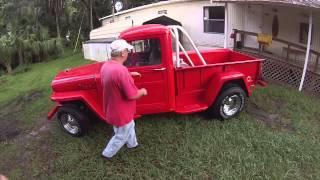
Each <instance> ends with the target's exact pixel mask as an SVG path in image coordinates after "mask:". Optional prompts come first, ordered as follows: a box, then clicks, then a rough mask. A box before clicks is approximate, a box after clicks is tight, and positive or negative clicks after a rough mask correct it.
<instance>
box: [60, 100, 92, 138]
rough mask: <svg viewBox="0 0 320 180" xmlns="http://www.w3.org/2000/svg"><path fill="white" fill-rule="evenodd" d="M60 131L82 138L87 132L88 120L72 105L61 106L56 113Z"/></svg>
mask: <svg viewBox="0 0 320 180" xmlns="http://www.w3.org/2000/svg"><path fill="white" fill-rule="evenodd" d="M57 117H58V120H59V122H60V125H61V127H62V129H63V130H64V131H65V132H67V133H69V134H70V135H72V136H76V137H79V136H82V135H84V134H85V133H86V132H87V131H88V127H89V118H88V117H87V116H86V114H85V113H84V112H81V110H80V109H79V108H78V107H77V106H74V105H63V106H62V107H60V108H59V111H58V116H57Z"/></svg>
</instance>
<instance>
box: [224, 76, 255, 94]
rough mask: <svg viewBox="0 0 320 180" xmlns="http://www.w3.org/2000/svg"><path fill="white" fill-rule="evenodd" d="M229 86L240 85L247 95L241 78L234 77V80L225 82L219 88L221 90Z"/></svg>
mask: <svg viewBox="0 0 320 180" xmlns="http://www.w3.org/2000/svg"><path fill="white" fill-rule="evenodd" d="M230 86H239V87H241V88H242V89H243V90H244V92H246V95H247V96H249V93H248V90H247V87H246V85H245V83H244V81H243V80H242V79H235V80H231V81H227V82H225V83H224V84H223V86H222V88H221V91H223V90H225V89H226V88H229V87H230ZM221 91H220V93H221Z"/></svg>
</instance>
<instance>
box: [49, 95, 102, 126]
mask: <svg viewBox="0 0 320 180" xmlns="http://www.w3.org/2000/svg"><path fill="white" fill-rule="evenodd" d="M91 91H94V92H91ZM96 94H97V93H96V92H95V90H90V91H85V92H83V91H82V92H74V91H73V92H63V93H62V92H61V93H59V92H58V93H54V94H53V95H52V96H51V100H52V101H55V102H58V103H59V104H65V103H68V102H73V101H81V102H83V103H84V104H85V105H86V106H87V107H88V108H89V109H90V110H91V111H92V112H93V113H95V114H96V115H97V117H99V118H100V119H102V120H105V119H106V118H105V115H104V113H103V109H102V107H101V105H99V104H98V102H100V101H99V98H97V97H96Z"/></svg>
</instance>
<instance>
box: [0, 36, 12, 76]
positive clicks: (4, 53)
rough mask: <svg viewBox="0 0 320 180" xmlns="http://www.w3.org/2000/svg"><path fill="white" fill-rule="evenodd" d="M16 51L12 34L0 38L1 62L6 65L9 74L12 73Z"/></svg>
mask: <svg viewBox="0 0 320 180" xmlns="http://www.w3.org/2000/svg"><path fill="white" fill-rule="evenodd" d="M14 53H15V49H14V44H13V38H12V36H11V35H10V34H7V35H5V36H2V37H1V38H0V64H1V65H3V66H5V68H6V70H7V72H8V73H9V74H11V73H12V66H11V65H12V56H13V54H14Z"/></svg>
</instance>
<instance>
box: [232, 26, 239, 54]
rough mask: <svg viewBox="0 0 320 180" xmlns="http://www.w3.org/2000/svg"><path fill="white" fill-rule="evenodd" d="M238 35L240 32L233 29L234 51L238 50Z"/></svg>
mask: <svg viewBox="0 0 320 180" xmlns="http://www.w3.org/2000/svg"><path fill="white" fill-rule="evenodd" d="M237 33H238V30H237V29H233V34H234V37H233V50H234V51H235V50H236V49H237Z"/></svg>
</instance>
